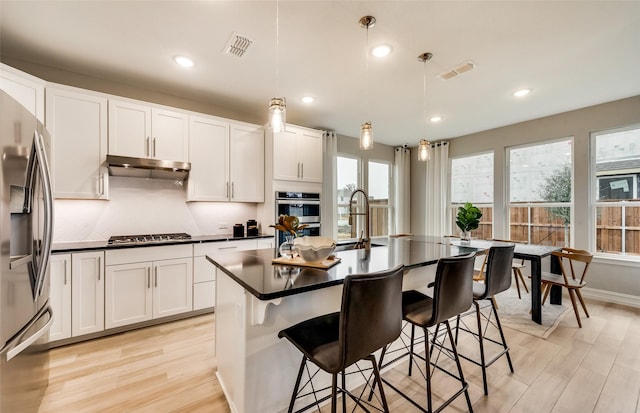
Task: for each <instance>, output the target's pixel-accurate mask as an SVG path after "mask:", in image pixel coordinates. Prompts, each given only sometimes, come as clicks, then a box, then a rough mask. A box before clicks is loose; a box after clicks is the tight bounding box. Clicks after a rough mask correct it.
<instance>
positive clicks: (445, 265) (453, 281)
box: [427, 253, 475, 327]
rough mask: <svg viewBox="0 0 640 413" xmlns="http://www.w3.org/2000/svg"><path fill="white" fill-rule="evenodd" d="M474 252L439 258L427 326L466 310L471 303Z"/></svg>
mask: <svg viewBox="0 0 640 413" xmlns="http://www.w3.org/2000/svg"><path fill="white" fill-rule="evenodd" d="M474 262H475V253H471V254H467V255H462V256H459V257H450V258H441V259H440V260H439V261H438V267H437V268H436V280H435V282H434V286H433V311H432V316H431V320H430V321H429V322H428V325H427V327H430V326H433V325H436V324H438V323H440V322H442V321H445V320H448V319H449V318H451V317H454V316H457V315H458V314H460V313H462V312H464V311H467V310H468V309H469V307H471V304H472V303H473V264H474Z"/></svg>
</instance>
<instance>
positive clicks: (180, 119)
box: [151, 109, 189, 162]
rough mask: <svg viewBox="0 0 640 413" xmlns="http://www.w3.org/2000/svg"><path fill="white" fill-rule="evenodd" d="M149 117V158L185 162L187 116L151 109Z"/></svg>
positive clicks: (187, 142)
mask: <svg viewBox="0 0 640 413" xmlns="http://www.w3.org/2000/svg"><path fill="white" fill-rule="evenodd" d="M151 116H152V118H151V119H152V121H151V132H152V139H151V157H152V158H155V159H162V160H169V161H184V162H187V161H188V160H189V140H188V138H189V137H188V130H189V124H188V116H187V115H185V114H182V113H178V112H171V111H168V110H163V109H153V110H152V111H151Z"/></svg>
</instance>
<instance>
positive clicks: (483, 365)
mask: <svg viewBox="0 0 640 413" xmlns="http://www.w3.org/2000/svg"><path fill="white" fill-rule="evenodd" d="M473 305H474V306H475V307H476V321H477V322H478V342H479V343H480V367H481V368H482V384H483V385H484V395H485V396H488V395H489V386H487V365H486V363H485V361H484V337H483V336H482V320H481V318H480V304H478V302H477V301H476V300H473ZM492 305H493V303H492Z"/></svg>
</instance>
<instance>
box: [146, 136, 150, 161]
mask: <svg viewBox="0 0 640 413" xmlns="http://www.w3.org/2000/svg"><path fill="white" fill-rule="evenodd" d="M145 155H147V157H149V158H151V138H149V137H148V136H147V149H146V153H145Z"/></svg>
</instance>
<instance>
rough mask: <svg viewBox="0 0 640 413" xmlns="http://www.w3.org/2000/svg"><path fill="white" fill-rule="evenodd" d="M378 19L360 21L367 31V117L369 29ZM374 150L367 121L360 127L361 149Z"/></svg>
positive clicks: (370, 128) (369, 17)
mask: <svg viewBox="0 0 640 413" xmlns="http://www.w3.org/2000/svg"><path fill="white" fill-rule="evenodd" d="M375 24H376V18H375V17H373V16H364V17H363V18H361V19H360V27H362V28H363V29H367V48H366V50H365V52H366V70H365V77H364V83H365V89H364V90H365V92H364V94H365V97H364V104H365V109H366V111H367V115H368V112H369V88H368V86H369V85H368V81H369V28H370V27H373V26H375ZM371 148H373V128H372V127H371V121H367V122H365V123H363V124H362V125H361V126H360V149H364V150H367V149H371Z"/></svg>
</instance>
